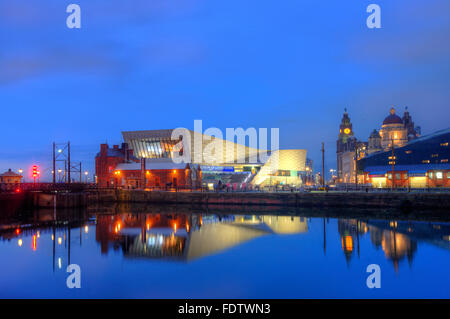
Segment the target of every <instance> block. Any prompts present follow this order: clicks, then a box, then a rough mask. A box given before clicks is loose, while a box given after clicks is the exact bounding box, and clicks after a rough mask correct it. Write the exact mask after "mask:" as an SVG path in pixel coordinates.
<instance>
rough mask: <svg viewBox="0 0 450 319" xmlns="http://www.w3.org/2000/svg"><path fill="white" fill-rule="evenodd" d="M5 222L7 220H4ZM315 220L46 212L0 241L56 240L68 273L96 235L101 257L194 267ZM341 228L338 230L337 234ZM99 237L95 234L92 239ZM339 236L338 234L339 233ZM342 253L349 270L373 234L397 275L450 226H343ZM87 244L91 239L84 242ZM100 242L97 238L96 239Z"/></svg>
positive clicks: (444, 242)
mask: <svg viewBox="0 0 450 319" xmlns="http://www.w3.org/2000/svg"><path fill="white" fill-rule="evenodd" d="M2 218H3V219H2ZM310 222H311V221H310V220H309V221H308V219H307V218H306V217H301V216H278V215H240V214H236V215H234V214H229V215H220V214H219V215H216V214H195V213H183V214H177V213H158V214H153V213H119V214H117V213H114V214H109V213H104V214H87V213H86V212H81V213H80V212H69V213H64V212H62V213H61V212H59V213H58V214H55V212H53V211H45V210H42V211H39V212H34V213H32V214H30V215H25V216H20V217H18V218H17V219H11V218H10V217H9V216H8V218H6V219H5V217H2V216H0V240H2V241H11V242H13V241H16V244H15V245H17V246H16V247H17V249H27V247H28V249H30V250H31V251H32V252H36V253H37V252H39V250H40V249H41V247H42V245H43V243H42V242H41V241H42V237H43V236H46V237H47V238H49V239H48V240H50V238H51V250H52V258H53V269H54V270H55V268H56V269H62V270H65V267H66V266H67V265H68V264H70V263H71V251H72V250H71V249H72V248H73V247H72V246H73V245H74V244H76V245H77V246H79V247H82V245H83V240H86V239H88V236H93V233H94V232H95V240H96V242H97V243H99V246H100V252H101V253H102V254H107V253H108V252H109V251H110V250H113V251H120V252H122V253H123V254H124V256H125V258H147V259H162V260H173V261H191V260H195V259H198V258H202V257H205V256H208V255H212V254H216V253H219V252H221V251H225V250H227V249H229V248H232V247H235V246H238V245H241V244H243V243H246V242H248V241H251V240H253V239H256V238H260V237H263V236H268V235H273V234H280V235H288V234H301V233H307V232H308V227H309V223H310ZM320 222H321V225H320V228H323V248H321V249H323V253H324V254H325V253H326V249H327V241H326V238H327V236H326V235H327V228H329V227H330V226H329V221H328V218H321V220H320ZM333 228H334V227H333ZM91 230H94V232H92V231H91ZM333 231H335V229H334V230H332V232H333ZM337 231H338V234H339V238H340V246H341V247H342V251H343V253H344V256H345V259H346V262H347V264H348V265H349V264H350V262H351V260H352V258H355V256H356V258H359V256H360V254H361V246H360V239H361V237H363V236H367V235H369V236H370V237H369V238H370V242H371V243H372V244H373V246H374V247H375V249H381V250H382V251H383V252H384V256H385V258H387V259H388V260H391V261H392V263H393V266H394V268H395V270H396V271H398V269H399V263H400V262H401V261H402V260H407V261H408V263H409V264H410V265H412V263H413V260H414V256H415V254H416V252H417V250H418V242H427V243H429V244H432V245H434V246H438V247H440V248H444V249H446V250H450V235H449V234H450V224H449V223H430V222H411V221H389V220H365V221H362V220H358V219H338V220H337ZM83 238H84V239H83ZM91 238H92V237H91Z"/></svg>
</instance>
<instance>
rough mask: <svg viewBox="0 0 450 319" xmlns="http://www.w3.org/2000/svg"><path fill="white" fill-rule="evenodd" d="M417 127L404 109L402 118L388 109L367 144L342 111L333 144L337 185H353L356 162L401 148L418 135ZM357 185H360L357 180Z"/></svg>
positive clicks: (346, 114) (418, 128)
mask: <svg viewBox="0 0 450 319" xmlns="http://www.w3.org/2000/svg"><path fill="white" fill-rule="evenodd" d="M420 133H421V130H420V127H415V126H414V122H413V120H412V118H411V115H410V114H409V111H408V108H407V107H406V109H405V112H404V115H403V117H402V118H400V117H399V116H398V115H396V114H395V109H394V107H392V108H391V109H390V111H389V115H388V116H387V117H386V118H385V119H384V120H383V123H382V125H381V129H380V130H379V131H377V130H376V129H374V130H373V131H372V133H371V134H370V136H369V140H368V142H363V141H360V140H358V139H357V138H356V137H355V135H354V132H353V125H352V123H351V121H350V117H349V115H348V113H347V110H345V112H344V115H343V117H342V120H341V124H340V127H339V136H338V140H337V143H336V159H337V168H338V182H339V183H355V182H356V177H357V176H358V174H356V172H357V166H356V161H357V160H359V159H362V158H364V157H365V156H367V155H370V154H375V153H378V152H382V151H385V150H388V149H390V148H391V146H392V144H393V146H394V147H402V146H405V145H406V144H407V143H409V142H410V141H412V140H415V139H417V138H418V137H419V136H420ZM359 178H360V177H359V176H358V182H362V180H361V181H360V180H359Z"/></svg>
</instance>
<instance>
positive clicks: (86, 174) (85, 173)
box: [84, 171, 89, 184]
mask: <svg viewBox="0 0 450 319" xmlns="http://www.w3.org/2000/svg"><path fill="white" fill-rule="evenodd" d="M84 175H85V176H86V184H87V179H88V175H89V172H88V171H86V172H84Z"/></svg>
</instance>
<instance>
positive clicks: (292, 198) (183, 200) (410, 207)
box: [0, 189, 450, 216]
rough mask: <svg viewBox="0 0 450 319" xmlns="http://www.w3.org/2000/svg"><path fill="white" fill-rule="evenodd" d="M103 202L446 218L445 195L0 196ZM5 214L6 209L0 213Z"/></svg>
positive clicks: (34, 201) (73, 203)
mask: <svg viewBox="0 0 450 319" xmlns="http://www.w3.org/2000/svg"><path fill="white" fill-rule="evenodd" d="M103 203H144V204H157V205H193V206H210V205H221V206H227V205H228V206H231V205H233V206H280V207H292V208H302V207H305V208H307V207H316V208H371V209H377V208H379V209H384V208H394V209H399V210H400V211H403V212H406V213H408V212H412V211H418V210H421V211H423V210H433V211H439V212H440V213H439V214H441V215H445V216H447V215H448V212H449V211H450V193H449V192H426V191H425V192H423V191H422V192H416V191H411V192H395V191H393V192H364V191H361V192H354V191H349V192H345V191H344V192H339V191H329V192H325V191H322V192H309V193H303V192H201V191H189V192H187V191H178V192H176V191H148V190H123V189H87V190H85V191H82V192H57V193H53V192H35V191H29V192H23V193H20V194H0V204H1V206H2V207H4V208H6V207H10V208H11V209H22V208H39V207H40V208H69V207H86V206H89V205H96V204H103ZM2 210H4V209H2Z"/></svg>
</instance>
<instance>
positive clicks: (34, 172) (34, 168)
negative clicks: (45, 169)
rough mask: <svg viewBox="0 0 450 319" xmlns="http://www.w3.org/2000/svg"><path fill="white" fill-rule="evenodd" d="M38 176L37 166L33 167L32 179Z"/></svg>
mask: <svg viewBox="0 0 450 319" xmlns="http://www.w3.org/2000/svg"><path fill="white" fill-rule="evenodd" d="M38 174H39V172H38V170H37V166H36V165H33V177H36V176H37V175H38Z"/></svg>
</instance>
